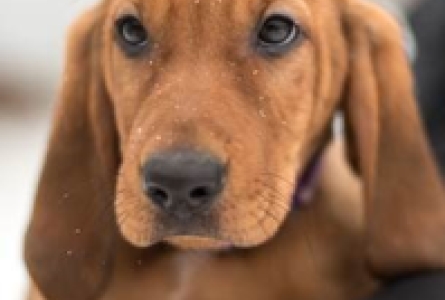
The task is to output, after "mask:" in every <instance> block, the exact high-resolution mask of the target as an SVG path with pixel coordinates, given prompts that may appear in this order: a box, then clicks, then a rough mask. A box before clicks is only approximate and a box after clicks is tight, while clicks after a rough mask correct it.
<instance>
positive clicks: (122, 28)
mask: <svg viewBox="0 0 445 300" xmlns="http://www.w3.org/2000/svg"><path fill="white" fill-rule="evenodd" d="M116 34H117V40H118V43H119V44H120V46H121V48H122V50H123V51H124V52H125V53H126V54H127V55H129V56H136V55H138V54H140V53H141V52H142V51H143V50H145V49H146V48H147V45H148V33H147V31H146V29H145V28H144V25H143V24H142V23H141V21H139V19H138V18H136V17H135V16H130V15H129V16H124V17H122V18H120V19H119V20H117V22H116Z"/></svg>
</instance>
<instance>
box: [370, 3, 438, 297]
mask: <svg viewBox="0 0 445 300" xmlns="http://www.w3.org/2000/svg"><path fill="white" fill-rule="evenodd" d="M440 1H442V0H440ZM443 299H445V273H444V272H437V273H431V274H417V275H413V276H410V277H406V278H401V279H398V280H396V281H394V282H393V283H391V284H389V285H388V286H387V287H386V288H385V289H383V290H382V291H381V292H379V293H378V294H377V295H375V296H374V297H372V298H370V299H367V300H443Z"/></svg>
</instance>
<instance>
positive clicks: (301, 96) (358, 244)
mask: <svg viewBox="0 0 445 300" xmlns="http://www.w3.org/2000/svg"><path fill="white" fill-rule="evenodd" d="M68 48H69V52H68V61H67V68H66V73H65V79H64V84H63V90H62V95H61V99H62V101H61V103H60V105H59V107H58V109H57V114H56V120H55V124H54V128H55V129H54V131H53V134H52V138H51V141H50V146H49V151H48V156H47V161H46V165H45V168H44V171H43V174H42V178H41V181H40V186H39V191H38V195H37V199H36V205H35V209H34V213H33V217H32V221H31V224H30V228H29V231H28V234H27V237H26V249H25V256H26V261H27V264H28V267H29V271H30V274H31V277H32V279H33V281H34V283H35V285H36V287H37V289H38V290H40V293H41V294H42V296H41V297H43V298H44V299H47V300H58V299H64V300H65V299H69V300H81V299H110V300H111V299H113V300H114V299H115V300H118V299H134V300H138V299H141V300H142V299H194V300H196V299H255V300H257V299H331V300H335V299H339V300H340V299H341V300H345V299H351V300H352V299H356V298H357V297H359V296H363V295H366V294H367V293H369V292H370V291H371V290H372V288H373V287H374V280H373V279H372V278H371V277H373V276H376V278H381V277H382V276H391V275H395V274H398V273H400V272H404V271H413V270H417V269H420V268H437V267H444V266H445V252H444V251H445V236H444V235H443V234H442V233H443V232H444V230H445V200H444V195H443V188H442V186H441V184H440V180H439V177H438V175H437V172H436V169H435V167H434V164H433V162H432V159H431V157H430V153H429V151H428V148H427V146H426V143H425V139H424V136H423V132H422V129H421V126H420V124H419V123H420V122H419V120H418V117H417V114H416V109H415V104H414V100H413V96H412V86H411V78H410V73H409V68H408V65H407V62H406V60H405V57H404V53H403V50H402V49H401V48H402V47H401V42H400V37H399V32H398V29H397V27H396V25H395V24H394V23H393V22H392V21H391V20H390V19H389V18H388V17H387V16H386V15H385V14H383V13H382V12H380V11H379V10H377V9H375V8H374V7H372V6H370V5H368V4H365V3H362V2H359V1H358V0H351V1H346V0H319V1H306V0H277V1H271V0H267V1H266V0H243V1H238V0H237V1H235V0H222V1H217V0H200V1H199V0H181V1H179V0H167V1H165V0H162V1H161V0H132V1H130V0H107V1H104V2H103V3H102V4H100V5H99V6H97V7H96V8H94V9H93V10H92V11H90V12H88V13H87V14H85V15H84V16H83V17H82V18H81V19H80V20H79V21H78V22H77V23H76V24H75V25H74V27H73V30H72V32H71V34H70V39H69V46H68ZM337 109H342V110H343V111H344V113H345V115H346V119H347V123H348V134H349V135H348V141H347V144H348V146H349V148H348V149H349V151H348V153H349V156H350V158H351V161H352V165H353V166H354V169H356V170H357V171H358V174H359V176H360V178H361V181H362V183H363V189H362V191H363V193H362V192H361V189H360V184H359V183H358V182H357V180H356V179H355V177H354V175H352V174H351V172H350V170H349V169H348V167H347V166H346V163H345V161H343V162H342V161H336V160H335V159H334V161H332V160H331V159H330V158H329V157H331V155H333V154H332V153H331V152H330V151H333V152H334V153H337V155H336V156H337V159H339V158H340V157H341V155H340V152H341V151H339V150H338V149H335V148H334V149H331V150H325V153H326V154H325V155H324V157H325V160H327V162H326V163H325V164H324V168H323V170H322V175H321V179H320V181H319V184H318V187H317V190H316V194H315V197H314V199H313V201H312V202H311V203H310V204H309V205H307V206H306V207H302V208H300V209H299V210H297V211H291V208H292V195H293V193H294V192H295V187H296V186H297V185H298V181H299V178H300V177H301V176H302V174H303V173H304V170H305V169H306V168H307V166H308V165H309V164H310V162H311V160H312V159H313V157H314V156H316V153H318V152H320V151H323V149H324V148H325V145H326V144H327V141H328V139H329V136H330V134H329V128H330V122H331V119H332V116H333V114H334V112H335V111H336V110H337ZM337 147H338V146H337ZM361 194H363V195H364V197H363V198H364V201H361V198H362V197H361V196H360V195H361ZM363 211H364V215H362V212H363ZM191 248H193V249H194V250H190V249H191ZM187 249H188V250H187ZM371 275H372V276H371ZM34 293H37V291H34ZM34 297H38V296H34Z"/></svg>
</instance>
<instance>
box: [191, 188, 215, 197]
mask: <svg viewBox="0 0 445 300" xmlns="http://www.w3.org/2000/svg"><path fill="white" fill-rule="evenodd" d="M211 194H212V191H211V188H210V187H208V186H200V187H197V188H194V189H193V190H192V191H191V192H190V198H191V199H202V198H207V197H209V196H211Z"/></svg>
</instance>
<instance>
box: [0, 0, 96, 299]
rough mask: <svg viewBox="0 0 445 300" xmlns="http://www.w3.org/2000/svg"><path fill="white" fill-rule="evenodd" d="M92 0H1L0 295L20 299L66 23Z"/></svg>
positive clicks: (92, 0) (23, 288) (25, 279)
mask: <svg viewBox="0 0 445 300" xmlns="http://www.w3.org/2000/svg"><path fill="white" fill-rule="evenodd" d="M94 2H95V1H94V0H0V4H1V6H0V7H1V9H0V299H1V300H20V299H23V295H24V294H25V293H26V288H27V277H26V271H25V268H24V265H23V263H22V240H23V233H24V231H25V228H26V225H27V221H28V216H29V211H30V208H31V203H32V198H33V194H34V190H35V185H36V180H37V177H38V173H39V169H40V165H41V161H42V157H43V155H44V151H45V146H46V139H47V134H48V129H49V123H50V120H51V108H52V105H53V103H54V100H55V98H56V94H57V90H58V82H59V77H60V73H61V71H62V65H63V56H64V45H65V34H66V30H67V27H68V25H69V24H70V23H71V22H72V20H73V18H75V16H77V15H79V14H80V12H81V11H82V10H84V9H85V7H87V6H90V5H91V4H92V3H94Z"/></svg>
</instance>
